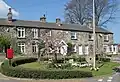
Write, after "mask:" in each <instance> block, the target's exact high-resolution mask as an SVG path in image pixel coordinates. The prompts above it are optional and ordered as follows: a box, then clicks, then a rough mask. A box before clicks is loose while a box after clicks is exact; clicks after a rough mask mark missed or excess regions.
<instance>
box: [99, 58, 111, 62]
mask: <svg viewBox="0 0 120 82" xmlns="http://www.w3.org/2000/svg"><path fill="white" fill-rule="evenodd" d="M100 61H102V62H110V58H100Z"/></svg>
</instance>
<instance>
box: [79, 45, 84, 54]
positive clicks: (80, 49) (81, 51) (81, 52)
mask: <svg viewBox="0 0 120 82" xmlns="http://www.w3.org/2000/svg"><path fill="white" fill-rule="evenodd" d="M79 55H83V50H82V46H79Z"/></svg>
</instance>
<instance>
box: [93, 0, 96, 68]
mask: <svg viewBox="0 0 120 82" xmlns="http://www.w3.org/2000/svg"><path fill="white" fill-rule="evenodd" d="M95 26H96V25H95V0H93V36H94V39H93V69H94V70H95V60H96V53H95V52H96V51H95V42H96V34H95Z"/></svg>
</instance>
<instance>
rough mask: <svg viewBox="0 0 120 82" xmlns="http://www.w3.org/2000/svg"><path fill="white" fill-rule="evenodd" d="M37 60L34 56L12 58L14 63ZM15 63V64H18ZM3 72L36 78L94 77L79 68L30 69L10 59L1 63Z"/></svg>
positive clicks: (8, 74)
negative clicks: (10, 61)
mask: <svg viewBox="0 0 120 82" xmlns="http://www.w3.org/2000/svg"><path fill="white" fill-rule="evenodd" d="M32 61H35V59H34V58H20V59H19V58H17V59H13V60H12V64H13V65H15V64H16V65H19V64H22V63H28V62H32ZM16 65H15V66H16ZM1 73H3V74H4V75H7V76H12V77H18V78H34V79H68V78H84V77H92V73H91V72H85V71H78V70H40V69H37V70H35V69H28V68H23V67H12V66H10V65H9V62H8V60H5V61H4V62H3V63H2V65H1Z"/></svg>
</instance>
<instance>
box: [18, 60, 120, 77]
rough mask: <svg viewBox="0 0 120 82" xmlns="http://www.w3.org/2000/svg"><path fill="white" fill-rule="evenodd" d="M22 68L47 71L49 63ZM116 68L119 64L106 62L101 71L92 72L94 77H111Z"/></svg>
mask: <svg viewBox="0 0 120 82" xmlns="http://www.w3.org/2000/svg"><path fill="white" fill-rule="evenodd" d="M19 66H20V67H21V66H22V67H24V68H30V69H47V63H41V64H39V63H38V62H33V63H27V64H23V65H19ZM116 66H120V64H119V63H115V62H106V63H104V65H103V66H102V67H101V68H100V69H99V71H91V72H92V74H93V76H101V75H110V74H112V73H113V70H112V69H113V68H114V67H116ZM72 70H82V71H90V68H88V67H86V68H74V69H72Z"/></svg>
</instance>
